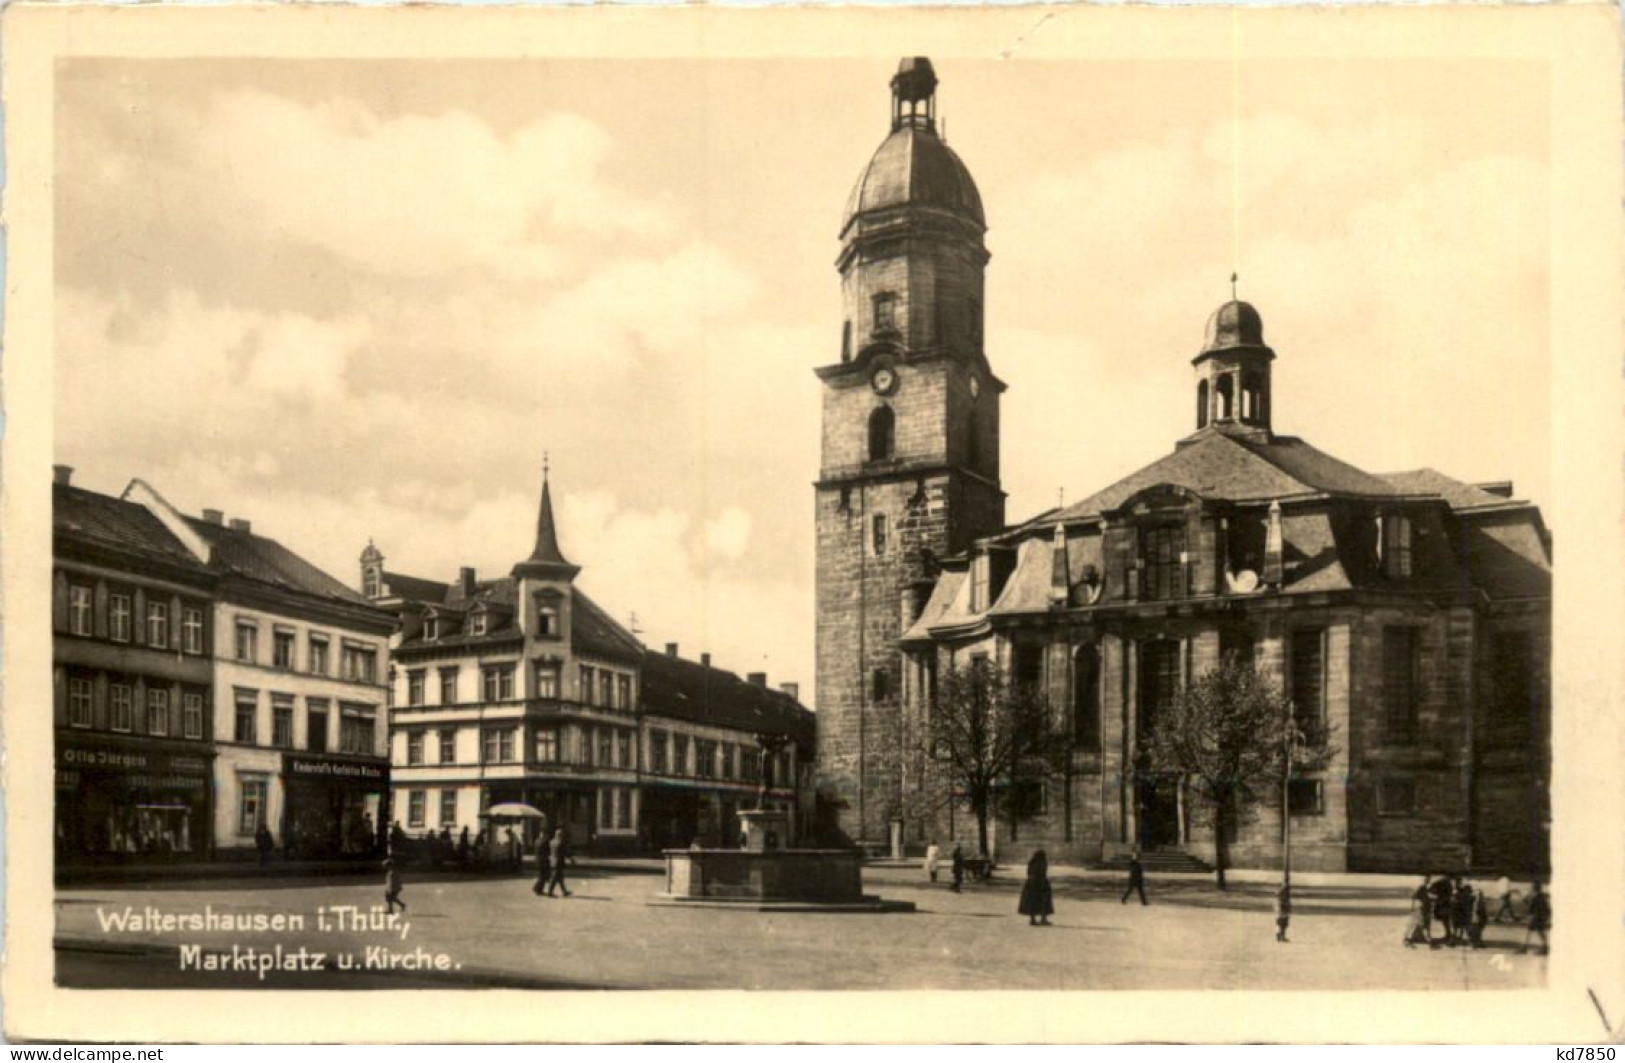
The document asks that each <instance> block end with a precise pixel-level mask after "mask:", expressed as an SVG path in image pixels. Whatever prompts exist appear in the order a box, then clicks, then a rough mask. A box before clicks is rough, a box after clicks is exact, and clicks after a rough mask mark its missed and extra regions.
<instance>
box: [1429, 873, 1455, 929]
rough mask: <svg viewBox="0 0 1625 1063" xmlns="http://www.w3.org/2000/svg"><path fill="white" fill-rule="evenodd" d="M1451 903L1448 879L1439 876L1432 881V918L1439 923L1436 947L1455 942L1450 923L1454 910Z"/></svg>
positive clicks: (1446, 876) (1452, 925)
mask: <svg viewBox="0 0 1625 1063" xmlns="http://www.w3.org/2000/svg"><path fill="white" fill-rule="evenodd" d="M1451 901H1452V898H1451V889H1450V877H1449V876H1448V875H1440V876H1439V877H1438V878H1436V879H1434V881H1433V918H1435V919H1437V920H1438V921H1439V930H1440V931H1441V934H1440V939H1439V941H1438V943H1437V944H1438V945H1449V944H1452V943H1453V942H1454V940H1455V936H1456V935H1455V929H1454V924H1453V923H1452V922H1451V920H1452V918H1453V917H1454V911H1455V909H1454V907H1453V906H1452V903H1451ZM1435 947H1437V946H1435Z"/></svg>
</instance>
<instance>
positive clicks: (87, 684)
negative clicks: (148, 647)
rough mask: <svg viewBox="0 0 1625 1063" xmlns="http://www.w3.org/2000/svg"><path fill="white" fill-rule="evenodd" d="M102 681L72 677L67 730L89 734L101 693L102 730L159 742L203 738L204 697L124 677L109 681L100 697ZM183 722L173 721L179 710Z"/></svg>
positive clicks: (163, 683)
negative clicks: (177, 708) (145, 736)
mask: <svg viewBox="0 0 1625 1063" xmlns="http://www.w3.org/2000/svg"><path fill="white" fill-rule="evenodd" d="M97 678H98V677H97V676H96V675H95V674H93V673H89V672H82V671H74V672H70V673H69V674H68V676H67V695H68V726H70V727H74V728H78V729H81V730H90V729H93V728H96V726H97V716H98V712H97V707H98V706H97V700H98V697H97V696H98V693H101V695H102V697H103V698H104V699H105V700H104V701H103V704H102V706H101V708H102V710H103V711H102V713H101V716H102V721H103V722H102V729H105V730H109V731H113V732H116V733H119V734H144V735H150V736H152V737H154V738H168V737H176V736H178V737H181V738H202V737H203V727H204V723H203V721H204V715H205V713H206V712H207V707H208V698H207V695H206V693H205V692H204V691H202V690H198V689H194V688H188V687H184V686H183V687H180V688H179V692H178V694H177V690H176V688H175V687H174V685H173V684H170V683H169V682H167V681H164V680H150V679H143V678H138V677H129V676H123V675H115V676H104V677H102V678H103V679H104V686H103V689H102V690H101V691H100V692H99V691H98V684H97ZM177 705H178V706H179V708H180V720H179V721H178V722H177V721H176V720H175V718H174V710H175V708H176V706H177Z"/></svg>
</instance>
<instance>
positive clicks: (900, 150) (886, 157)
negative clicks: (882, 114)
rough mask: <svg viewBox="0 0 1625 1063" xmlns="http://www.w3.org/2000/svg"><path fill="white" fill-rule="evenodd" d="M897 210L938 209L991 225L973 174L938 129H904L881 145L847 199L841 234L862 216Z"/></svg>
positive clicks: (984, 225) (895, 132)
mask: <svg viewBox="0 0 1625 1063" xmlns="http://www.w3.org/2000/svg"><path fill="white" fill-rule="evenodd" d="M892 207H936V208H938V209H941V210H946V211H951V212H953V213H955V214H959V215H961V216H964V217H968V218H969V219H970V220H972V221H974V222H975V223H976V224H977V225H979V226H981V227H982V228H986V227H987V217H986V216H985V215H984V214H983V213H982V196H981V193H980V192H978V191H977V190H976V182H975V181H974V180H972V179H971V175H970V170H968V169H967V168H966V167H965V164H964V162H962V161H961V160H960V158H959V156H958V155H956V154H955V153H954V150H953V149H952V148H950V147H949V146H948V145H947V144H945V143H943V142H942V139H941V138H940V137H938V136H937V134H936V132H935V131H934V130H932V129H928V128H925V127H922V126H915V125H905V126H902V127H900V128H898V129H895V130H893V131H892V134H891V135H890V136H888V137H887V138H886V139H885V140H884V141H882V142H881V145H880V147H879V148H878V149H877V150H876V151H875V154H874V157H873V158H871V159H870V160H869V165H868V166H866V167H864V169H863V173H862V175H861V176H859V178H858V183H857V184H856V185H854V186H853V188H852V194H851V196H850V197H848V199H847V203H846V217H845V219H844V221H843V222H842V224H841V231H842V232H843V233H844V232H845V231H846V229H847V227H848V226H850V225H851V224H852V221H853V219H855V218H856V217H857V216H858V215H860V214H866V213H868V212H870V211H878V210H887V209H890V208H892Z"/></svg>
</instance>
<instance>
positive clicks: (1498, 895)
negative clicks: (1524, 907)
mask: <svg viewBox="0 0 1625 1063" xmlns="http://www.w3.org/2000/svg"><path fill="white" fill-rule="evenodd" d="M1516 897H1517V892H1516V891H1515V890H1514V889H1513V888H1512V880H1511V879H1510V878H1507V877H1506V876H1505V875H1502V876H1501V877H1500V878H1498V879H1496V880H1495V899H1496V900H1497V901H1498V902H1499V903H1498V904H1497V905H1496V908H1495V916H1494V918H1495V921H1496V923H1498V924H1499V923H1502V922H1507V923H1517V921H1518V913H1517V912H1515V911H1513V910H1512V902H1513V900H1514V899H1515V898H1516Z"/></svg>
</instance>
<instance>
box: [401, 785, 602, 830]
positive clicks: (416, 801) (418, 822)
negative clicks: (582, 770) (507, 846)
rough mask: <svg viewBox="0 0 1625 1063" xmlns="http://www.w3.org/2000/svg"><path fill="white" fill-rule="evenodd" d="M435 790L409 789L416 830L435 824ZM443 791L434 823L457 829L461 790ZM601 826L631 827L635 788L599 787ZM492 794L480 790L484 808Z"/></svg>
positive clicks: (410, 813) (409, 807)
mask: <svg viewBox="0 0 1625 1063" xmlns="http://www.w3.org/2000/svg"><path fill="white" fill-rule="evenodd" d="M433 792H435V791H431V790H426V789H424V790H408V791H407V792H406V825H407V826H408V827H410V828H412V829H414V830H424V829H426V828H428V827H430V826H431V824H430V823H429V818H428V809H429V794H430V793H433ZM438 792H439V795H440V796H439V801H438V804H439V809H438V811H439V820H438V822H437V823H436V824H433V825H434V826H439V827H442V828H453V827H456V826H457V791H456V790H455V789H449V788H448V789H443V790H440V791H438ZM597 792H598V829H599V830H631V829H632V804H633V800H634V798H633V792H634V791H633V790H632V788H631V787H628V786H603V787H599V789H598V791H597ZM490 803H491V794H490V791H488V790H481V791H480V805H481V808H480V811H481V812H483V811H485V809H486V808H488V807H490Z"/></svg>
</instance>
